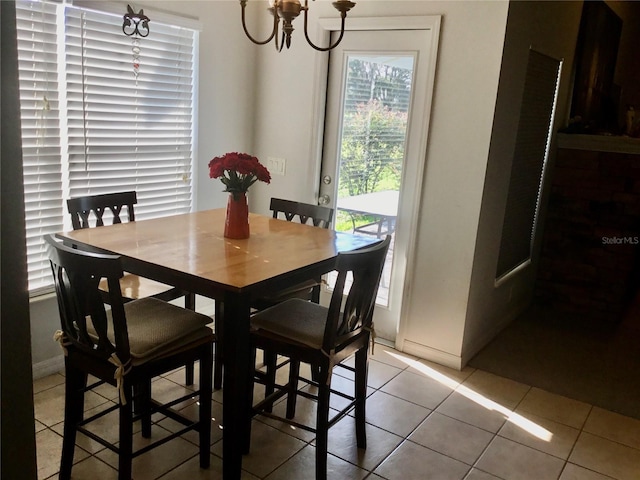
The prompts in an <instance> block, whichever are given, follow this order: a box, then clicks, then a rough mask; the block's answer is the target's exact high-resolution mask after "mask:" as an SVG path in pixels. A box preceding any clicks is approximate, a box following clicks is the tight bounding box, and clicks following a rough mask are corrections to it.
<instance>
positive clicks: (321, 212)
mask: <svg viewBox="0 0 640 480" xmlns="http://www.w3.org/2000/svg"><path fill="white" fill-rule="evenodd" d="M269 208H270V209H271V210H272V211H273V218H278V213H282V214H283V215H284V217H285V219H286V220H287V221H289V222H291V221H292V220H293V219H294V218H295V217H296V215H297V216H298V218H299V219H300V223H307V222H308V221H309V220H311V221H312V222H313V225H315V226H316V227H322V228H329V224H330V223H331V219H332V218H333V209H332V208H329V207H323V206H322V205H312V204H310V203H300V202H294V201H292V200H284V199H282V198H272V199H271V206H270V207H269Z"/></svg>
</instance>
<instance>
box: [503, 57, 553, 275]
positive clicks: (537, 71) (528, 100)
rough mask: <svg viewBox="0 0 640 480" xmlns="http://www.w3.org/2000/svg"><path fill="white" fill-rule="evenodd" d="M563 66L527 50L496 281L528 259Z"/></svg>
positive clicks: (549, 58)
mask: <svg viewBox="0 0 640 480" xmlns="http://www.w3.org/2000/svg"><path fill="white" fill-rule="evenodd" d="M561 65H562V63H561V62H560V61H559V60H556V59H554V58H551V57H549V56H547V55H544V54H542V53H539V52H536V51H535V50H529V59H528V63H527V72H526V77H525V84H524V91H523V94H522V106H521V108H520V120H519V123H518V133H517V136H516V145H515V151H514V155H513V162H512V164H511V177H510V180H509V192H508V194H507V204H506V210H505V215H504V221H503V225H502V237H501V241H500V252H499V255H498V265H497V269H496V278H499V277H501V276H503V275H505V274H507V273H509V272H510V271H511V270H513V269H514V268H516V267H518V266H519V265H520V264H522V263H523V262H526V261H527V260H528V259H529V258H530V256H531V246H532V244H533V238H534V235H535V230H536V220H537V216H538V208H539V201H540V191H541V187H542V180H543V175H544V167H545V163H546V160H547V156H548V152H549V139H550V137H551V129H552V126H553V112H554V108H555V102H556V97H557V89H558V82H559V80H560V67H561Z"/></svg>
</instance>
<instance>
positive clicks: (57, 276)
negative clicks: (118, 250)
mask: <svg viewBox="0 0 640 480" xmlns="http://www.w3.org/2000/svg"><path fill="white" fill-rule="evenodd" d="M44 240H45V245H46V248H47V254H48V256H49V261H50V263H51V270H52V272H53V279H54V284H55V288H56V296H57V298H58V309H59V312H60V322H61V326H62V332H63V334H64V336H63V340H64V342H65V343H67V344H71V345H73V346H74V347H76V348H78V349H80V350H81V351H83V352H85V353H88V354H90V355H96V356H98V357H99V358H101V359H103V360H108V359H109V357H110V356H111V355H112V354H113V353H116V354H117V355H118V358H119V359H120V361H121V362H122V363H126V362H128V361H129V359H130V355H131V354H130V351H129V337H128V335H127V323H126V318H125V313H124V306H123V301H122V294H121V293H120V284H119V281H120V278H121V277H122V275H123V272H122V264H121V261H120V257H119V256H115V255H105V254H99V253H92V252H87V251H84V250H78V249H75V248H70V247H67V246H66V245H63V244H62V243H59V242H57V241H56V240H55V239H54V238H53V236H52V235H45V237H44ZM102 278H106V279H107V282H108V285H109V300H110V305H111V309H110V312H109V313H107V310H106V309H105V304H104V302H103V297H102V294H101V292H100V290H99V288H98V284H99V283H100V280H101V279H102ZM110 323H112V325H111V326H110V325H109V324H110ZM107 332H110V333H111V334H112V335H113V337H112V338H113V339H114V342H113V343H112V341H111V340H109V338H108V336H107Z"/></svg>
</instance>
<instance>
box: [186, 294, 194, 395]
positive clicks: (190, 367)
mask: <svg viewBox="0 0 640 480" xmlns="http://www.w3.org/2000/svg"><path fill="white" fill-rule="evenodd" d="M184 308H186V309H187V310H195V309H196V295H195V293H188V294H186V295H185V296H184ZM193 371H194V362H189V363H187V364H186V365H185V370H184V383H185V385H193V380H194V377H193Z"/></svg>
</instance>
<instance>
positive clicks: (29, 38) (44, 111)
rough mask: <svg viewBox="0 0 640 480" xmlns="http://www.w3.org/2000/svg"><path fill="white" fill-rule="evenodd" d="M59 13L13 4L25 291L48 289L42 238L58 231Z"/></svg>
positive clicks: (45, 5) (39, 5)
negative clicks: (16, 59) (18, 88)
mask: <svg viewBox="0 0 640 480" xmlns="http://www.w3.org/2000/svg"><path fill="white" fill-rule="evenodd" d="M56 10H57V7H56V5H55V4H51V3H42V2H33V1H32V2H26V1H20V2H16V26H17V34H18V62H19V76H20V109H21V114H20V116H21V122H22V161H23V169H24V195H25V210H26V240H27V269H28V276H29V289H30V290H33V289H36V288H39V287H43V286H46V285H48V284H50V283H51V280H50V278H51V267H50V266H49V262H48V260H46V254H45V251H44V244H43V242H42V236H43V235H44V234H47V233H54V232H57V231H60V230H62V226H63V211H62V202H61V199H62V195H63V189H62V161H61V141H60V140H61V139H60V122H59V118H60V105H59V95H58V91H59V88H58V74H57V71H58V66H57V64H58V53H57V51H58V47H57V24H56V19H57V12H56Z"/></svg>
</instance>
